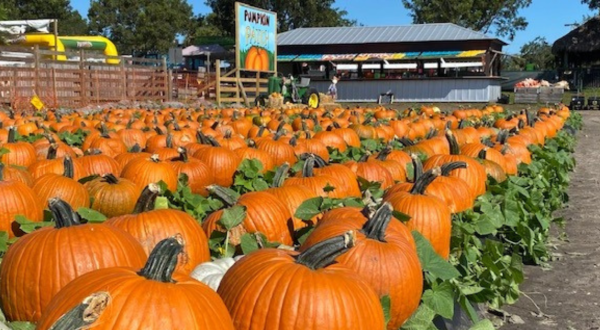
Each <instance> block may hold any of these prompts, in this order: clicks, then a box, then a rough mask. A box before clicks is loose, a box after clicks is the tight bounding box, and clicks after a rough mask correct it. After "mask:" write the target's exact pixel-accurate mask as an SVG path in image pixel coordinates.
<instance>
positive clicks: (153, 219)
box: [106, 184, 210, 274]
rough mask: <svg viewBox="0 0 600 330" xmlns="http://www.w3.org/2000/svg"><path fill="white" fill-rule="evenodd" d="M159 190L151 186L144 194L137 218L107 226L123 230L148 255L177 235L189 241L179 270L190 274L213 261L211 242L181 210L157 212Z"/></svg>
mask: <svg viewBox="0 0 600 330" xmlns="http://www.w3.org/2000/svg"><path fill="white" fill-rule="evenodd" d="M158 193H159V188H158V186H157V185H155V184H150V185H148V187H146V188H145V189H144V191H142V194H141V196H140V198H139V199H138V201H137V204H136V206H135V209H134V210H133V214H127V215H122V216H119V217H115V218H111V219H108V220H106V224H107V225H109V226H114V227H117V228H120V229H122V230H124V231H126V232H127V233H129V234H131V235H132V236H133V237H135V239H137V240H138V242H140V244H141V245H142V247H143V248H144V251H145V252H146V253H148V254H150V252H151V251H152V250H153V249H154V247H155V246H156V244H157V243H158V242H159V241H161V240H163V239H165V238H167V237H170V236H173V235H175V234H179V235H181V238H182V239H183V240H184V241H185V243H186V244H185V246H184V252H183V254H182V256H181V261H180V262H179V263H178V266H177V267H178V269H180V270H182V271H183V272H185V273H186V274H189V273H190V272H191V271H192V270H193V269H194V268H195V267H196V266H197V265H199V264H200V263H202V262H206V261H209V260H210V252H209V250H208V239H207V238H206V235H205V234H204V232H203V231H202V227H201V226H200V224H199V223H198V222H197V221H196V219H194V218H192V216H190V215H189V214H187V213H185V212H183V211H179V210H169V209H163V210H154V203H155V201H156V198H157V197H158Z"/></svg>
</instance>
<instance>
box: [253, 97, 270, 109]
mask: <svg viewBox="0 0 600 330" xmlns="http://www.w3.org/2000/svg"><path fill="white" fill-rule="evenodd" d="M254 105H255V106H257V107H264V106H266V105H267V96H266V95H264V94H260V95H259V96H257V97H256V98H255V99H254Z"/></svg>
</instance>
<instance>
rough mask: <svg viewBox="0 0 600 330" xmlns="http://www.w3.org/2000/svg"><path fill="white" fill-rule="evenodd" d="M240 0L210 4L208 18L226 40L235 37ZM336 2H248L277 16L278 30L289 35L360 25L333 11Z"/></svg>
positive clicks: (211, 1) (218, 0) (211, 0)
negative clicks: (293, 31) (306, 29)
mask: <svg viewBox="0 0 600 330" xmlns="http://www.w3.org/2000/svg"><path fill="white" fill-rule="evenodd" d="M235 2H236V0H206V5H207V6H209V7H210V8H211V9H212V12H213V15H209V16H208V17H207V21H208V23H209V25H212V26H214V27H216V28H217V29H218V30H219V31H222V35H224V36H233V35H234V34H235V9H234V8H235ZM334 2H335V1H334V0H248V1H244V3H247V4H249V5H251V6H255V7H259V8H264V9H267V10H271V11H274V12H277V25H278V26H277V29H278V31H279V32H285V31H288V30H291V29H297V28H302V27H324V26H350V25H355V24H356V21H354V20H350V19H348V18H347V17H346V15H347V14H348V13H347V12H346V11H345V10H340V9H339V8H335V7H333V5H334Z"/></svg>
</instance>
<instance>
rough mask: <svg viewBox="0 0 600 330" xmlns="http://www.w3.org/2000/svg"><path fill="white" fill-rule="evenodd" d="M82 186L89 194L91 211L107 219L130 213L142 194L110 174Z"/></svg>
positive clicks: (125, 181)
mask: <svg viewBox="0 0 600 330" xmlns="http://www.w3.org/2000/svg"><path fill="white" fill-rule="evenodd" d="M84 186H85V187H86V189H87V190H88V192H89V194H90V197H91V200H92V205H91V207H92V209H94V210H96V211H98V212H100V213H102V214H104V215H105V216H106V217H108V218H112V217H116V216H119V215H124V214H129V213H131V212H132V211H133V209H134V207H135V204H136V202H137V200H138V198H139V197H140V194H141V193H142V189H140V187H139V186H138V185H136V184H135V183H133V182H131V181H129V180H127V179H123V178H117V177H116V176H114V175H113V174H112V173H109V174H105V175H103V176H101V177H98V178H96V179H94V180H92V181H88V182H86V183H85V184H84Z"/></svg>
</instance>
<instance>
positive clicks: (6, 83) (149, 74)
mask: <svg viewBox="0 0 600 330" xmlns="http://www.w3.org/2000/svg"><path fill="white" fill-rule="evenodd" d="M57 55H65V53H61V52H54V51H47V50H40V49H38V48H37V47H36V48H34V49H33V50H32V49H27V48H22V47H0V103H1V104H5V105H10V106H11V107H12V108H13V109H17V110H30V109H32V108H33V107H32V105H31V104H30V100H31V98H32V97H33V96H34V95H37V96H38V97H39V98H40V99H41V100H42V101H43V102H44V103H45V104H46V106H47V107H84V106H87V105H90V104H103V103H109V102H119V101H150V100H151V101H169V100H171V92H172V76H171V72H170V71H169V70H167V65H166V61H165V60H156V59H145V58H128V57H122V56H121V57H114V56H113V57H107V56H98V55H92V54H89V53H87V52H85V51H80V52H79V54H76V55H78V56H77V57H76V58H75V59H74V60H70V61H56V60H54V57H56V56H57ZM70 55H73V54H70ZM109 58H110V59H113V60H115V59H117V60H118V64H106V63H104V62H105V61H106V59H109ZM100 61H102V62H100ZM113 62H114V61H113Z"/></svg>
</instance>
